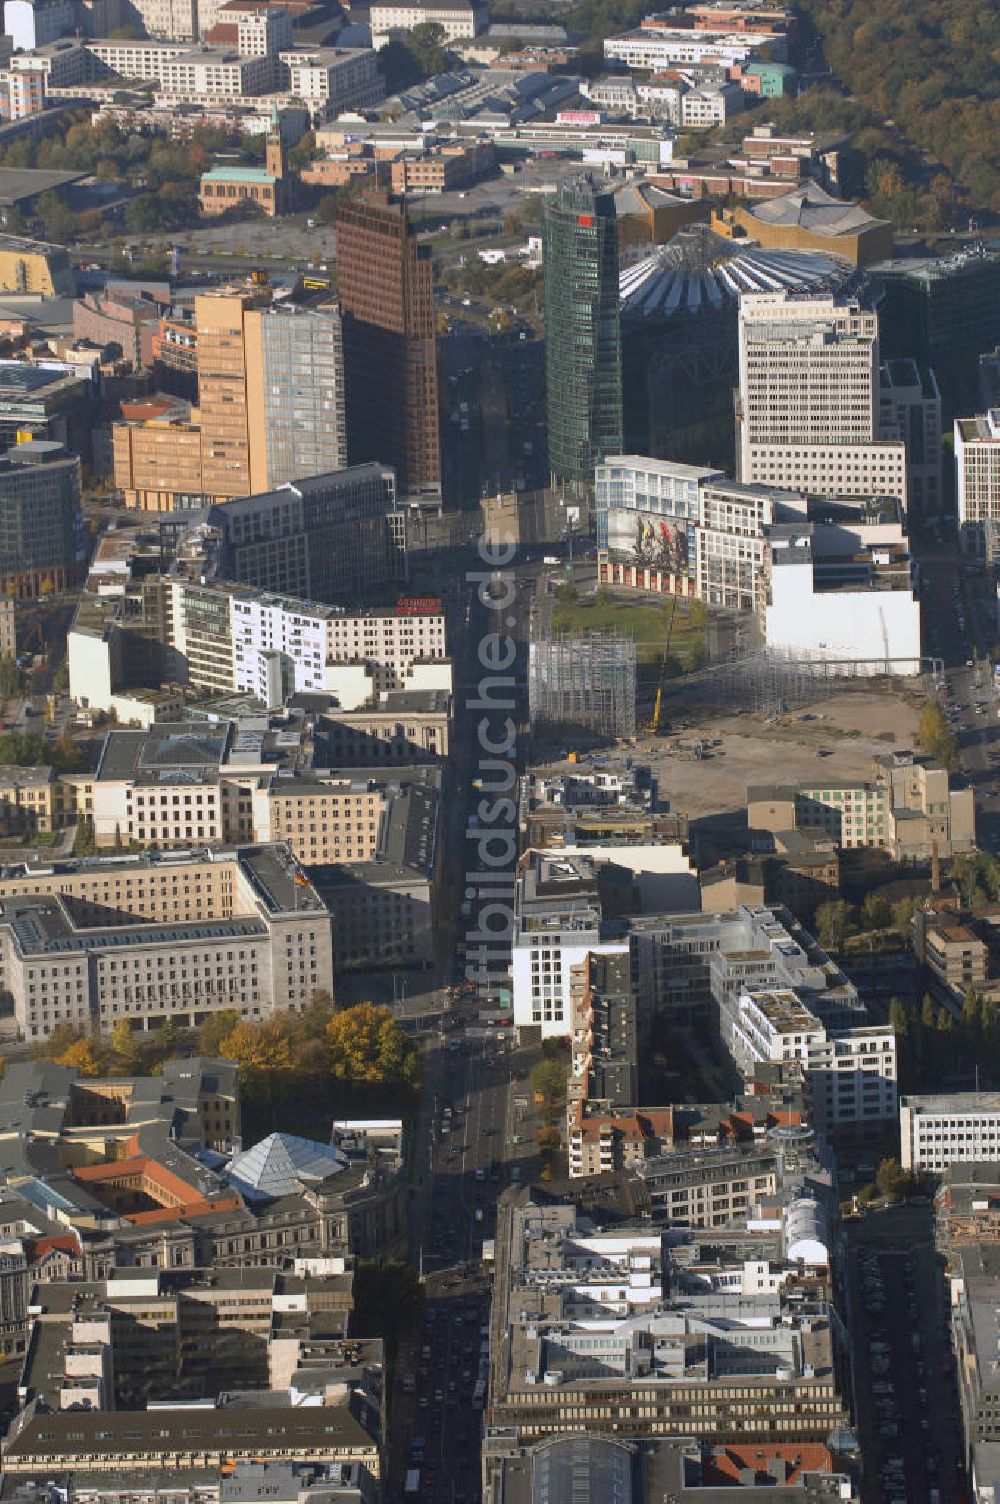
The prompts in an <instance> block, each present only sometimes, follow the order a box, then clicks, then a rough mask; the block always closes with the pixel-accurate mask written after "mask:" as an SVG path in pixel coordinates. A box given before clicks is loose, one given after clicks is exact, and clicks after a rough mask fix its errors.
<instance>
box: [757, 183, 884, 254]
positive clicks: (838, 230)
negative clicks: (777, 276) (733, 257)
mask: <svg viewBox="0 0 1000 1504" xmlns="http://www.w3.org/2000/svg"><path fill="white" fill-rule="evenodd" d="M746 213H747V214H748V216H749V217H750V218H751V219H756V220H759V221H760V222H761V223H762V224H768V225H788V226H791V225H798V226H799V227H800V228H801V229H803V230H809V231H811V232H812V233H813V234H815V235H824V236H829V237H830V238H831V239H834V240H835V239H836V238H837V236H838V235H857V234H859V233H860V232H861V231H863V230H869V229H872V228H873V227H874V226H876V225H883V224H885V223H886V221H885V220H881V219H875V218H874V217H873V216H872V215H871V214H869V213H868V212H867V210H865V209H862V208H861V206H860V204H854V203H850V202H849V201H847V200H845V199H839V198H834V197H833V195H832V194H831V193H827V192H826V190H825V189H823V188H821V187H820V186H819V184H818V183H814V182H806V183H801V184H800V185H799V186H798V187H797V188H793V189H792V190H791V192H790V193H783V194H782V195H781V196H780V197H779V198H769V199H764V200H763V201H762V202H760V203H755V204H752V205H749V206H747V209H746Z"/></svg>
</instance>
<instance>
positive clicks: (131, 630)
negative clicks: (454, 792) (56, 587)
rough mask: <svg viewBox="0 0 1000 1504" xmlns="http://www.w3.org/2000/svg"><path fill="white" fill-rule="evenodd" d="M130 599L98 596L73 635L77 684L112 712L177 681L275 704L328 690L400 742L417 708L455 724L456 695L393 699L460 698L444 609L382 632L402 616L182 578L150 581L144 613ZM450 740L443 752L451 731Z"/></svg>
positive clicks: (84, 700)
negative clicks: (136, 692) (439, 702)
mask: <svg viewBox="0 0 1000 1504" xmlns="http://www.w3.org/2000/svg"><path fill="white" fill-rule="evenodd" d="M131 604H132V603H131V602H129V601H123V600H122V598H120V597H119V598H117V599H112V600H111V601H102V600H101V599H100V598H96V597H94V596H92V595H85V596H84V598H83V600H82V601H81V604H80V607H79V609H78V610H77V614H76V617H75V619H74V622H73V625H72V628H71V629H70V634H69V640H68V657H69V672H70V689H71V692H72V693H73V695H74V696H75V697H76V698H77V699H79V700H80V703H81V704H85V705H88V706H90V707H91V708H93V709H104V710H108V709H111V708H113V707H114V703H115V697H116V695H117V694H118V693H119V691H122V690H124V689H126V688H127V687H128V686H129V685H130V684H131V685H136V684H141V683H146V684H147V686H148V687H150V688H151V687H152V684H153V682H159V683H165V682H168V683H171V684H175V685H176V684H186V685H190V686H191V687H192V688H198V689H203V690H210V691H212V690H214V691H216V692H219V693H223V694H229V693H232V692H234V691H235V692H236V693H238V694H247V695H252V696H254V697H255V698H256V699H257V700H259V701H260V703H261V704H262V705H264V706H266V707H268V708H272V709H279V708H280V707H281V705H282V704H283V703H284V700H285V699H286V698H287V697H288V696H289V695H290V694H295V693H307V694H321V695H326V696H329V698H330V704H331V709H332V710H335V711H336V712H337V714H338V718H339V717H341V716H344V715H346V716H347V717H348V719H350V713H353V712H356V711H361V712H363V714H364V716H365V717H366V718H370V717H374V718H375V721H376V724H379V725H380V726H381V728H382V729H380V730H379V731H373V729H372V728H371V727H369V728H368V734H369V735H374V736H375V737H376V739H378V740H382V739H383V738H385V737H390V739H392V737H393V736H394V734H395V727H396V723H397V722H398V721H399V720H400V719H402V720H403V721H404V722H405V721H406V719H407V716H408V715H409V713H410V712H411V711H412V712H415V713H418V714H420V713H421V712H422V713H423V714H424V715H426V714H427V712H429V711H434V710H443V714H444V719H445V722H446V721H447V715H448V706H447V704H446V703H445V704H444V705H443V706H436V705H433V704H428V703H425V702H422V701H421V702H419V704H418V702H417V701H414V702H413V703H412V704H407V703H406V701H405V698H404V700H403V701H394V700H392V699H391V698H390V692H392V691H401V692H403V694H404V696H405V695H406V694H411V695H412V694H417V695H423V694H434V693H439V694H440V695H441V696H443V697H445V699H446V698H447V696H449V695H450V692H451V686H452V674H451V661H450V659H448V658H447V657H446V656H445V652H444V643H443V615H442V613H441V612H440V608H439V609H438V610H437V611H436V612H435V611H433V610H429V611H428V612H427V613H426V614H425V615H424V617H423V619H422V620H420V619H416V618H412V617H411V619H410V622H409V625H408V627H405V628H400V629H399V630H398V631H397V632H395V633H393V632H390V631H384V632H383V633H381V634H378V633H377V632H376V630H375V625H374V624H375V622H377V621H379V620H382V621H385V622H390V621H392V620H393V619H394V616H395V613H393V612H391V611H386V612H385V614H384V616H381V617H380V615H379V614H378V613H372V614H371V615H366V614H365V613H363V612H362V613H350V612H345V611H344V609H343V607H338V606H321V605H317V604H315V602H311V601H306V600H301V599H299V598H297V597H289V596H278V595H270V594H264V593H263V592H260V591H255V590H252V589H249V588H246V587H242V586H239V585H233V584H229V583H226V582H225V581H216V582H212V583H207V582H206V583H202V582H201V581H200V580H199V579H192V578H190V577H187V576H184V575H181V574H176V575H158V576H155V577H153V578H151V579H149V580H147V581H146V582H144V584H143V586H142V590H141V594H140V597H139V600H138V601H137V602H136V603H135V604H136V605H138V607H139V609H140V610H141V613H142V615H141V618H140V619H139V620H136V617H135V612H134V611H130V606H131ZM399 614H400V615H404V614H408V613H399ZM348 623H351V624H352V625H351V626H348ZM366 623H367V624H368V628H369V629H368V631H366V630H365V624H366ZM133 674H134V675H135V677H133ZM143 674H145V676H146V677H145V679H144V678H143ZM439 719H440V718H439V717H435V718H434V724H432V725H430V726H428V727H426V728H425V729H424V730H423V731H421V732H420V738H421V741H422V742H423V743H424V745H425V746H426V748H427V749H428V750H430V749H431V748H433V747H434V746H435V737H436V735H438V733H439V732H440V731H441V730H443V729H445V728H442V727H439V726H438V724H437V722H438V720H439ZM351 724H356V723H355V722H353V721H352V722H351ZM414 730H416V728H414ZM441 742H442V745H440V746H439V747H438V748H437V755H442V756H443V755H444V750H445V747H446V745H447V738H446V736H444V737H442V738H441ZM350 760H351V761H353V760H354V759H350ZM360 760H361V761H363V760H364V759H363V758H361V759H360Z"/></svg>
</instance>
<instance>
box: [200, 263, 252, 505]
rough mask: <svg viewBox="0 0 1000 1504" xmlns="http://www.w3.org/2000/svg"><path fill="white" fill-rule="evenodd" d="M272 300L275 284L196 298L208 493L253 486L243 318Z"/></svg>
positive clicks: (205, 487) (236, 493) (203, 457)
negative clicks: (251, 483)
mask: <svg viewBox="0 0 1000 1504" xmlns="http://www.w3.org/2000/svg"><path fill="white" fill-rule="evenodd" d="M270 298H271V289H270V287H268V286H261V287H248V288H238V289H237V288H227V289H224V290H221V291H219V292H217V293H205V294H204V295H203V296H201V297H197V298H195V300H194V321H195V328H196V329H197V331H198V407H199V411H200V415H201V486H202V491H203V493H204V495H205V496H211V497H222V496H246V495H247V494H248V493H249V491H250V489H251V487H250V438H249V434H250V415H249V410H248V405H247V378H246V340H245V335H244V320H245V317H246V314H247V313H248V311H249V310H251V309H253V308H257V307H259V306H261V305H265V306H266V304H267V303H268V302H270Z"/></svg>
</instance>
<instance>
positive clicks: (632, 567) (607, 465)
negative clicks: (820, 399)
mask: <svg viewBox="0 0 1000 1504" xmlns="http://www.w3.org/2000/svg"><path fill="white" fill-rule="evenodd" d="M811 467H812V466H811V462H810V464H809V465H808V466H807V468H811ZM903 515H904V514H903V509H902V507H901V505H900V504H899V503H898V502H897V501H895V500H893V499H892V498H887V499H881V500H872V499H869V498H857V499H855V500H850V499H848V500H846V501H845V500H841V499H836V500H834V499H832V498H831V499H824V498H823V497H809V496H806V495H802V494H799V493H796V492H794V491H788V490H783V489H781V486H780V484H778V483H773V484H768V485H763V484H746V483H742V482H739V481H729V480H726V479H725V477H724V476H723V475H722V474H721V472H719V471H718V470H712V469H706V468H700V467H696V466H691V465H680V464H675V463H673V462H671V461H669V460H654V459H647V458H646V457H644V456H642V455H627V454H626V455H614V456H612V457H609V458H608V459H606V460H605V461H604V462H603V463H602V464H599V465H598V466H597V468H596V471H595V521H596V531H597V542H598V555H597V570H598V581H599V583H600V584H608V585H614V586H618V587H631V588H632V589H635V590H641V591H643V592H651V591H652V592H658V593H662V594H673V595H679V596H682V597H687V598H690V597H696V598H697V599H699V600H703V601H705V602H707V603H708V604H710V605H713V606H726V607H728V608H730V609H732V610H737V611H748V612H752V613H753V614H754V615H755V616H756V617H757V620H758V622H759V623H760V625H761V626H762V628H763V630H764V635H765V640H766V643H767V647H768V649H772V650H775V651H776V652H779V653H780V654H781V655H782V656H784V657H786V658H789V659H794V660H795V661H796V662H799V663H801V664H815V665H836V668H835V669H834V670H833V671H834V672H836V673H838V674H844V675H850V676H857V675H872V674H881V673H890V674H900V675H912V674H916V673H918V672H919V670H920V662H921V657H920V653H921V639H920V628H921V608H920V598H919V591H918V586H917V579H916V568H915V564H914V560H913V557H912V555H911V553H910V548H909V541H908V539H907V536H906V533H905V532H904V529H903V523H902V519H903ZM811 671H813V672H828V671H830V670H829V669H828V668H826V667H824V668H823V669H822V670H821V669H819V668H818V667H817V668H816V669H814V670H811Z"/></svg>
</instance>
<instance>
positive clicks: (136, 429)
mask: <svg viewBox="0 0 1000 1504" xmlns="http://www.w3.org/2000/svg"><path fill="white" fill-rule="evenodd" d="M111 446H112V455H113V458H114V474H115V485H116V487H117V488H118V490H119V491H121V493H122V496H123V497H124V500H125V505H126V506H127V507H132V508H134V509H136V510H137V511H141V512H172V511H173V510H174V509H175V508H184V507H193V506H201V505H202V504H203V503H205V502H206V501H207V500H209V499H213V500H225V499H226V498H225V497H218V498H208V497H206V496H205V494H204V492H203V489H202V474H201V425H200V423H199V421H198V409H197V408H192V409H191V410H190V415H189V416H181V415H180V414H179V413H178V412H172V413H169V414H166V415H164V416H162V417H153V418H149V419H144V420H140V421H126V422H123V423H115V424H113V425H112V429H111Z"/></svg>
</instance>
